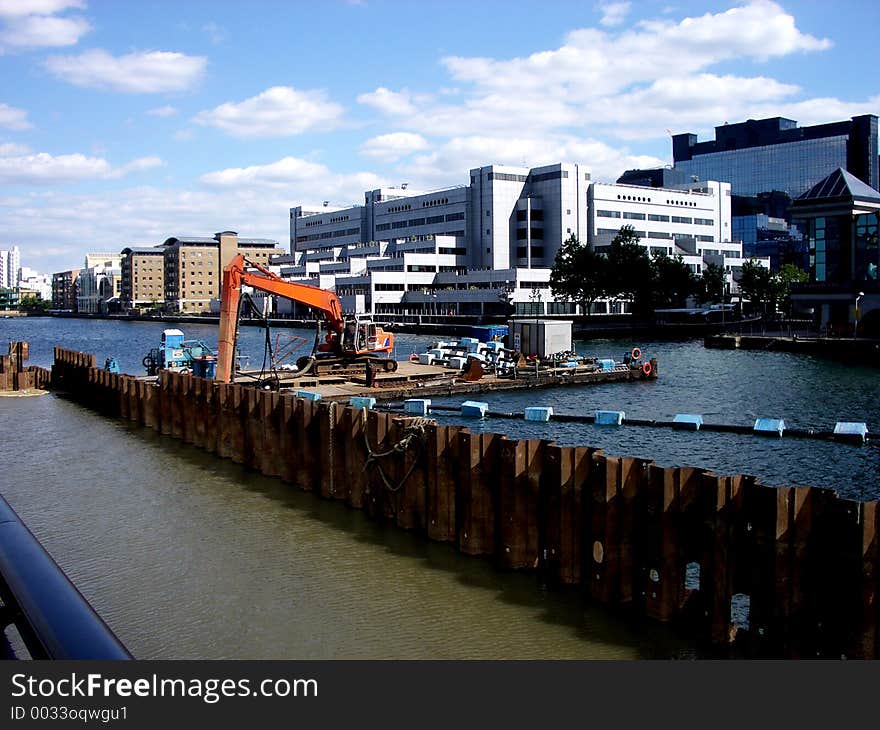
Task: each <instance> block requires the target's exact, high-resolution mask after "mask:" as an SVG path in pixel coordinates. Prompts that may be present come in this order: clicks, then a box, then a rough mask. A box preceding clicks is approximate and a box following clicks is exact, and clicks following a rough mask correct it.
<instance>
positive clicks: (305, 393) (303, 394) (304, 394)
mask: <svg viewBox="0 0 880 730" xmlns="http://www.w3.org/2000/svg"><path fill="white" fill-rule="evenodd" d="M296 397H297V398H305V399H306V400H321V394H320V393H313V392H312V391H310V390H298V391H296Z"/></svg>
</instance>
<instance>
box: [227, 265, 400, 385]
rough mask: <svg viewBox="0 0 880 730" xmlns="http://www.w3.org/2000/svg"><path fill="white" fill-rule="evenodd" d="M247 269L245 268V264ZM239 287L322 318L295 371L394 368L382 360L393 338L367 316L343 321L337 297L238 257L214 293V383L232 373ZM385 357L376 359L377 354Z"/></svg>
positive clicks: (393, 363) (392, 363) (229, 377)
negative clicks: (323, 332) (217, 327)
mask: <svg viewBox="0 0 880 730" xmlns="http://www.w3.org/2000/svg"><path fill="white" fill-rule="evenodd" d="M246 264H247V265H248V266H249V267H251V269H254V270H250V269H248V268H245V265H246ZM242 286H249V287H252V288H253V289H257V290H258V291H262V292H266V293H267V294H277V295H278V296H281V297H284V298H285V299H290V300H292V301H295V302H299V303H301V304H305V305H306V306H308V307H310V308H311V309H313V310H315V311H317V312H319V313H320V314H321V315H322V316H323V318H324V325H325V329H326V335H325V337H324V340H323V342H320V341H319V340H320V331H319V332H318V333H316V336H315V347H314V349H313V351H312V354H311V355H306V356H303V357H301V358H299V359H298V360H297V361H296V365H297V368H298V369H299V371H300V372H309V373H312V374H315V375H318V374H321V373H322V372H328V371H329V372H353V371H360V372H365V371H366V370H367V365H368V363H372V365H373V366H375V367H376V368H377V369H383V370H385V372H394V371H395V370H397V361H396V360H394V359H393V358H391V357H387V355H389V354H390V353H391V352H392V351H393V350H394V335H393V334H391V333H390V332H385V331H384V330H383V329H382V328H381V327H380V326H378V325H377V324H375V323H374V322H373V321H372V319H371V318H370V317H365V316H361V317H349V318H346V317H345V316H344V315H343V313H342V305H341V304H340V302H339V298H338V297H337V296H336V294H334V293H333V292H330V291H326V290H324V289H319V288H318V287H314V286H308V285H306V284H297V283H295V282H290V281H285V280H284V279H282V278H281V277H280V276H278V275H276V274H273V273H272V272H271V271H269V270H268V269H266V268H264V267H263V266H260V265H259V264H254V263H251V262H249V261H246V259H245V258H244V256H243V255H241V254H238V255H237V256H235V258H233V259H232V261H230V262H229V265H228V266H227V267H226V268H225V269H224V270H223V290H222V292H221V295H220V337H219V343H218V350H217V374H216V379H217V380H219V381H221V382H223V383H229V382H231V381H232V374H233V355H234V353H235V342H236V339H237V335H238V323H239V317H240V305H241V297H242V292H241V288H242ZM383 353H384V354H385V355H386V357H380V354H383Z"/></svg>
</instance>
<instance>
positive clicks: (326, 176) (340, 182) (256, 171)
mask: <svg viewBox="0 0 880 730" xmlns="http://www.w3.org/2000/svg"><path fill="white" fill-rule="evenodd" d="M200 179H201V182H202V183H204V184H205V185H208V186H209V187H211V188H214V189H217V190H219V189H227V190H241V191H248V190H250V191H257V190H275V191H278V192H279V193H282V194H286V195H287V201H288V206H287V207H288V208H290V205H291V204H292V203H293V202H294V201H300V202H304V203H305V202H308V203H309V204H312V205H314V204H316V202H317V201H319V200H326V199H329V200H334V201H348V202H351V203H355V202H357V201H360V200H362V199H363V195H364V191H365V190H373V189H375V188H378V187H381V186H382V185H384V184H385V182H386V181H385V180H384V179H383V178H381V177H379V176H378V175H375V174H373V173H371V172H354V173H337V172H333V171H332V170H330V169H329V168H328V167H326V166H325V165H322V164H320V163H317V162H310V161H308V160H303V159H301V158H298V157H283V158H282V159H280V160H277V161H276V162H270V163H268V164H265V165H252V166H249V167H230V168H226V169H223V170H216V171H214V172H209V173H206V174H205V175H202V177H201V178H200Z"/></svg>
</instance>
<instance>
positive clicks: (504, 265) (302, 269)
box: [275, 163, 742, 315]
mask: <svg viewBox="0 0 880 730" xmlns="http://www.w3.org/2000/svg"><path fill="white" fill-rule="evenodd" d="M364 197H365V203H364V205H362V206H352V207H350V208H331V207H329V205H328V206H326V207H324V208H322V209H320V210H306V209H305V208H303V207H302V206H297V207H294V208H291V210H290V244H291V245H290V248H291V254H290V256H284V257H280V258H277V259H275V263H276V264H277V265H279V267H280V271H281V274H282V276H285V277H286V278H289V279H292V280H296V281H301V282H304V283H309V284H313V285H315V286H319V287H321V288H323V289H333V290H335V291H336V293H337V295H338V296H339V297H340V299H341V300H342V304H343V307H344V308H346V309H347V310H349V311H359V312H364V311H366V312H371V313H373V314H387V315H393V314H398V315H404V314H433V313H436V314H444V315H446V314H471V315H473V314H476V315H483V314H505V313H507V308H506V304H507V302H510V303H512V304H513V306H514V308H515V310H516V311H517V312H519V313H523V314H533V313H537V312H539V311H540V312H546V313H548V314H552V313H559V314H570V313H573V312H574V308H573V306H572V305H568V304H566V303H557V302H554V300H553V298H552V295H551V292H550V288H549V279H550V269H551V267H552V266H553V262H554V259H555V257H556V253H557V251H558V250H559V247H560V245H561V244H562V242H563V241H564V240H566V239H567V238H568V237H569V236H571V235H572V234H575V235H576V236H577V237H578V239H579V240H581V241H584V242H589V243H591V244H592V245H594V246H595V247H597V248H599V249H600V250H601V248H603V247H604V246H607V245H608V244H609V243H610V242H611V239H612V238H613V237H614V235H616V234H617V233H618V231H619V230H620V228H621V226H623V225H626V224H632V225H633V226H634V228H635V230H636V232H637V233H638V235H639V238H640V242H641V243H642V245H644V246H645V247H646V248H648V249H650V250H652V251H659V250H663V251H665V252H666V253H668V254H670V255H676V254H680V255H681V256H682V257H683V258H684V260H685V261H686V262H687V263H688V264H689V265H690V266H691V268H692V270H693V271H694V273H696V274H700V273H701V272H702V268H703V266H704V264H705V263H708V262H709V261H710V260H711V261H712V262H714V263H718V262H719V261H720V262H721V264H722V265H725V262H727V264H728V265H732V264H733V261H738V262H740V264H741V257H742V246H741V244H740V243H736V242H731V241H730V226H731V219H730V186H729V185H728V184H726V183H718V182H707V183H699V184H691V185H689V186H687V187H686V188H684V189H664V188H651V189H649V188H643V187H636V186H630V185H617V184H605V183H593V182H591V180H590V174H589V173H588V172H587V171H586V167H585V166H584V165H581V164H574V163H558V164H554V165H547V166H544V167H537V168H532V169H528V168H520V167H510V166H499V165H489V166H485V167H480V168H475V169H473V170H471V171H470V184H469V185H466V186H459V187H453V188H446V189H444V190H437V191H432V192H417V191H414V190H410V189H409V188H408V186H406V185H403V186H400V187H397V188H383V189H380V190H373V191H368V192H366V193H365V196H364ZM707 257H708V258H707ZM728 259H730V261H728ZM545 305H547V306H545ZM603 306H604V307H606V308H605V309H604V311H608V309H607V306H608V305H607V303H605V304H604V305H603ZM600 311H603V310H601V308H600Z"/></svg>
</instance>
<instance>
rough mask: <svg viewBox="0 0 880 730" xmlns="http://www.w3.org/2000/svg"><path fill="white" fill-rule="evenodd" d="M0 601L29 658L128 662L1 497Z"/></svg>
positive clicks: (122, 649)
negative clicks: (1, 600)
mask: <svg viewBox="0 0 880 730" xmlns="http://www.w3.org/2000/svg"><path fill="white" fill-rule="evenodd" d="M0 597H2V599H3V603H4V604H5V606H6V608H7V609H8V610H9V613H10V614H12V615H11V622H12V623H14V624H15V626H16V628H18V630H19V633H20V634H21V636H22V639H23V640H24V643H25V645H26V646H27V648H28V651H29V652H30V654H31V657H32V658H33V659H132V658H133V657H132V655H131V654H130V653H129V651H128V649H126V648H125V646H123V644H122V642H121V641H119V639H118V638H117V637H116V635H115V634H114V633H113V632H112V631H111V630H110V627H109V626H107V624H105V623H104V621H103V619H102V618H101V617H100V616H99V615H98V614H97V612H96V611H95V609H94V608H92V606H91V605H90V604H89V602H88V601H87V600H86V599H85V597H83V595H82V594H81V593H80V592H79V590H77V588H76V586H75V585H74V584H73V583H72V582H71V581H70V579H69V578H68V577H67V576H66V575H65V574H64V571H62V570H61V568H60V567H58V564H57V563H56V562H55V561H54V560H53V559H52V556H51V555H49V553H48V552H46V549H45V548H44V547H43V546H42V545H41V544H40V541H39V540H37V538H36V537H34V535H33V533H32V532H31V531H30V530H29V529H28V528H27V526H26V525H25V524H24V522H22V520H21V518H20V517H19V516H18V515H17V514H16V512H15V510H13V509H12V507H10V506H9V503H8V502H7V501H6V500H5V499H4V498H3V497H2V496H0Z"/></svg>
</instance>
